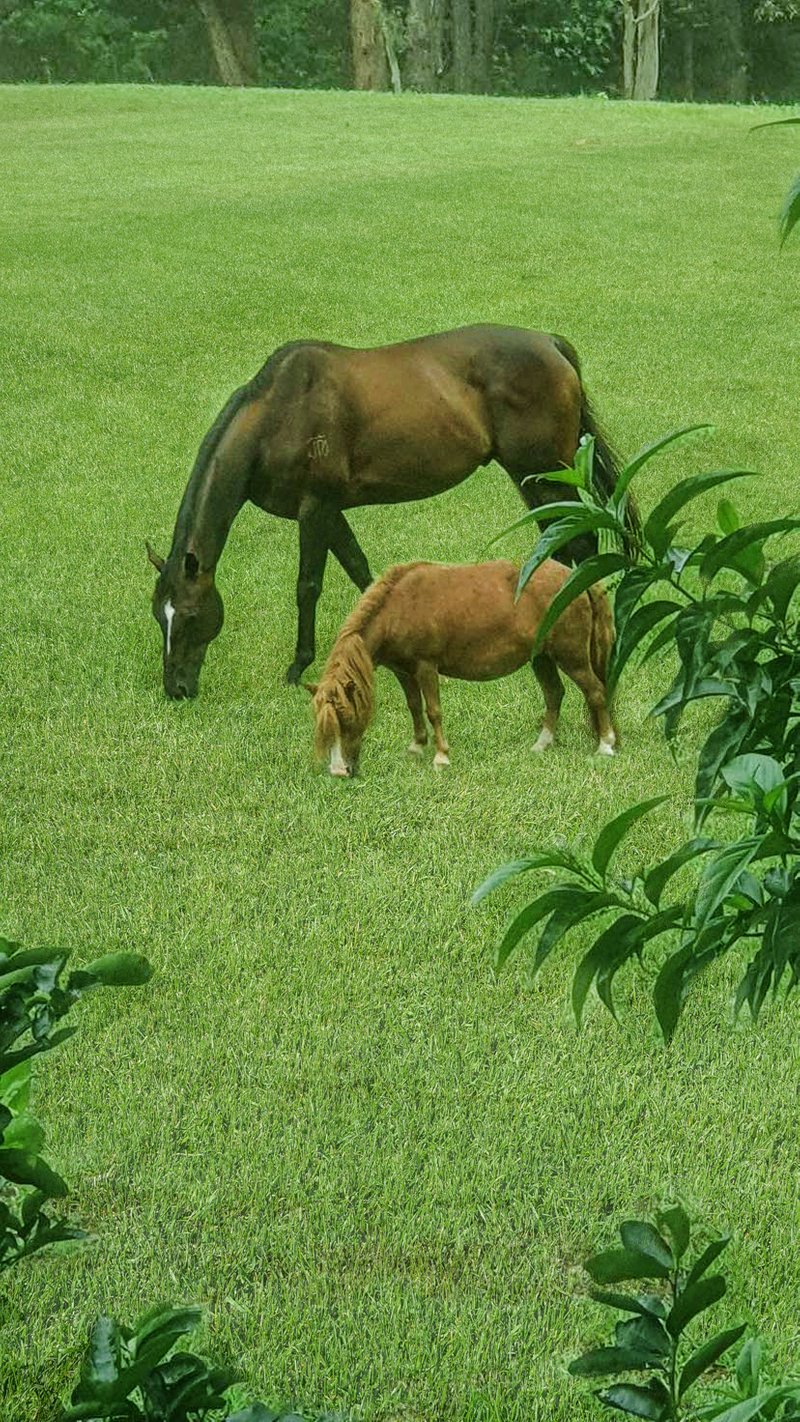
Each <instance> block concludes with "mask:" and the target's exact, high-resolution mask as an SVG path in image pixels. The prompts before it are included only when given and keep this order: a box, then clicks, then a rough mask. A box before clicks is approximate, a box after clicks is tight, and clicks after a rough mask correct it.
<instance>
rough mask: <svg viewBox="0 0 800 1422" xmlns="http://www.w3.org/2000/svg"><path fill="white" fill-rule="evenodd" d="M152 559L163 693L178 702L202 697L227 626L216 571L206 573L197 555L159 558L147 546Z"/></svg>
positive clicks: (154, 614) (155, 615)
mask: <svg viewBox="0 0 800 1422" xmlns="http://www.w3.org/2000/svg"><path fill="white" fill-rule="evenodd" d="M146 547H147V556H148V558H149V559H150V562H151V563H152V564H153V567H154V568H156V569H157V570H158V580H157V582H156V585H155V589H154V591H153V616H154V618H155V619H156V622H157V623H158V625H159V627H160V628H161V632H162V634H163V638H164V648H163V667H164V690H165V691H166V693H167V696H171V697H172V698H173V700H175V701H182V700H183V699H184V697H187V696H196V695H197V683H198V681H199V678H200V668H201V666H202V665H203V659H204V657H205V654H206V651H207V649H208V644H209V642H213V640H214V638H215V637H216V636H217V634H218V632H219V631H220V629H221V627H222V619H223V608H222V598H221V597H220V595H219V593H218V592H217V589H216V587H215V585H214V574H213V572H203V571H202V570H201V568H200V564H199V561H198V559H197V555H196V554H195V553H184V554H183V555H181V556H179V557H178V558H173V557H172V556H170V557H169V558H167V559H164V558H159V556H158V554H157V553H154V552H153V549H152V548H151V547H150V544H149V543H148V544H147V545H146Z"/></svg>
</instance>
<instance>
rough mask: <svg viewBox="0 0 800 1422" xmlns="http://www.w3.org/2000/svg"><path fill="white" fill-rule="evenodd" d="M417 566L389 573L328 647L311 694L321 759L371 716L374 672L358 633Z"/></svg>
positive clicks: (405, 565) (362, 728) (406, 565)
mask: <svg viewBox="0 0 800 1422" xmlns="http://www.w3.org/2000/svg"><path fill="white" fill-rule="evenodd" d="M418 567H420V564H419V563H402V564H399V565H398V566H397V567H394V568H389V570H388V572H386V573H384V574H383V577H382V578H379V579H378V581H377V582H375V583H373V584H372V586H371V587H369V588H367V591H366V592H365V593H364V594H363V596H362V597H361V598H359V600H358V602H357V604H356V606H355V607H354V609H353V611H352V612H351V613H350V616H349V617H348V618H347V619H346V621H345V622H344V623H343V625H342V629H341V631H340V633H339V636H338V637H337V638H336V641H335V642H334V644H333V648H332V650H331V654H330V656H329V657H328V660H327V662H326V663H325V668H324V671H323V673H322V676H321V677H320V681H319V685H318V686H317V690H316V692H315V694H314V720H315V732H314V744H315V748H316V752H317V755H318V756H319V757H320V759H322V758H323V757H324V756H325V755H327V753H328V751H329V750H330V748H331V746H332V745H333V743H334V741H336V740H337V739H338V738H339V736H340V735H341V734H342V732H343V731H344V732H346V731H347V730H348V729H353V730H355V731H357V732H358V733H363V732H364V731H365V730H366V728H367V726H368V725H369V723H370V721H371V720H372V717H373V715H374V714H375V668H374V665H373V662H372V657H371V656H370V654H369V651H368V650H367V646H366V643H365V642H364V638H363V635H362V634H363V632H364V631H365V629H366V627H367V626H368V625H369V623H370V622H371V621H372V619H373V618H374V617H375V616H376V614H377V613H378V612H380V609H381V608H382V607H383V605H384V603H385V602H386V599H387V598H388V597H389V595H390V593H391V592H392V589H393V588H395V587H396V586H397V584H398V583H399V582H400V580H401V578H403V577H405V575H406V573H408V572H409V571H410V570H411V569H412V568H418Z"/></svg>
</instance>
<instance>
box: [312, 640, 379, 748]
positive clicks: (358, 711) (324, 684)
mask: <svg viewBox="0 0 800 1422" xmlns="http://www.w3.org/2000/svg"><path fill="white" fill-rule="evenodd" d="M306 690H307V691H309V692H310V693H311V695H312V696H313V698H314V748H315V750H316V752H317V755H318V757H319V759H320V760H327V761H328V769H329V771H330V773H331V775H341V776H347V775H355V773H356V771H357V770H358V758H359V756H360V754H361V742H362V741H363V739H364V732H365V731H366V729H367V726H368V725H369V723H370V721H371V720H372V714H373V711H374V709H375V703H374V697H373V673H372V662H371V661H370V659H369V655H368V653H367V651H366V649H365V647H364V643H363V642H362V641H361V638H360V637H349V638H347V639H345V641H344V642H342V641H341V640H340V641H339V642H338V643H337V644H336V647H335V648H334V650H333V652H332V653H331V656H330V658H329V660H328V665H327V666H326V668H325V671H324V672H323V674H322V680H321V681H320V683H319V685H318V686H310V685H307V686H306Z"/></svg>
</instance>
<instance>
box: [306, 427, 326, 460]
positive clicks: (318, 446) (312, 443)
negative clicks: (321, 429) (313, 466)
mask: <svg viewBox="0 0 800 1422" xmlns="http://www.w3.org/2000/svg"><path fill="white" fill-rule="evenodd" d="M330 452H331V451H330V448H329V445H328V441H327V440H326V438H325V436H324V435H321V434H318V435H314V436H313V437H312V438H311V439H310V440H309V441H308V457H309V459H313V460H314V461H315V462H316V461H317V460H318V459H324V458H325V455H326V454H330Z"/></svg>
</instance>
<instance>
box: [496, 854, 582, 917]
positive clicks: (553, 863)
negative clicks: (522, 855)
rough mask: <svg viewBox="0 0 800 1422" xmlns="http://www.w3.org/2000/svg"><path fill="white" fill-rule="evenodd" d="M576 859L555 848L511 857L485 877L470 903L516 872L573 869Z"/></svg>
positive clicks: (503, 882)
mask: <svg viewBox="0 0 800 1422" xmlns="http://www.w3.org/2000/svg"><path fill="white" fill-rule="evenodd" d="M576 863H577V861H576V859H575V856H574V855H572V854H569V853H567V852H566V851H564V852H562V851H560V850H557V849H553V850H546V851H544V852H543V853H542V854H529V855H528V857H527V858H526V859H513V860H511V861H510V862H509V863H508V864H501V865H500V867H499V869H495V870H493V872H492V873H491V874H490V875H489V877H488V878H487V879H484V881H483V883H482V884H480V885H479V886H478V888H477V889H476V890H475V892H474V894H473V895H472V898H471V900H470V903H471V904H472V906H473V908H474V906H475V905H476V904H479V903H480V902H481V899H485V898H486V897H487V895H488V894H492V893H494V891H495V889H499V888H500V885H501V884H505V883H506V882H507V881H508V880H509V879H515V878H516V877H517V875H518V874H526V873H527V872H528V871H529V870H530V869H573V870H574V869H575V868H576Z"/></svg>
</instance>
